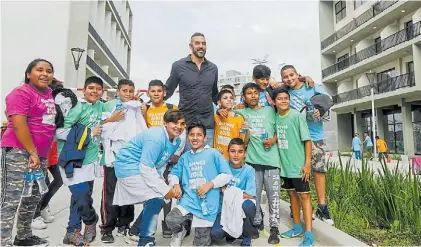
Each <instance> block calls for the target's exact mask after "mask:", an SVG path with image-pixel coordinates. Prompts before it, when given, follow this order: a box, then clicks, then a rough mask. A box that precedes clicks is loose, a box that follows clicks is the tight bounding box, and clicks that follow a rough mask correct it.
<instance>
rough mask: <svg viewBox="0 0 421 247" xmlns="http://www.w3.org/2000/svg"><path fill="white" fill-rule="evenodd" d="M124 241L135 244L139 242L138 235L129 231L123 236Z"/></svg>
mask: <svg viewBox="0 0 421 247" xmlns="http://www.w3.org/2000/svg"><path fill="white" fill-rule="evenodd" d="M124 242H126V244H137V243H139V235H137V234H133V233H132V232H130V231H129V232H128V233H127V235H126V236H124Z"/></svg>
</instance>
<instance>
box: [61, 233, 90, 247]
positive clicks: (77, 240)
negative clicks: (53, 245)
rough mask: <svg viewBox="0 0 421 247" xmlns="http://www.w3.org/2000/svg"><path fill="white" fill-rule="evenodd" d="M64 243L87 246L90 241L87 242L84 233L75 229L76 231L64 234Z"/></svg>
mask: <svg viewBox="0 0 421 247" xmlns="http://www.w3.org/2000/svg"><path fill="white" fill-rule="evenodd" d="M63 244H70V245H74V246H85V245H89V243H86V242H85V240H84V239H83V236H82V234H80V231H79V230H77V229H75V230H74V232H71V233H69V232H68V233H66V236H64V239H63Z"/></svg>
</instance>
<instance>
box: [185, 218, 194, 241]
mask: <svg viewBox="0 0 421 247" xmlns="http://www.w3.org/2000/svg"><path fill="white" fill-rule="evenodd" d="M191 224H192V221H191V220H186V222H185V223H184V227H185V228H186V231H187V232H186V236H185V237H187V236H189V235H190V231H191Z"/></svg>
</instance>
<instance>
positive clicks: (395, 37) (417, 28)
mask: <svg viewBox="0 0 421 247" xmlns="http://www.w3.org/2000/svg"><path fill="white" fill-rule="evenodd" d="M420 33H421V21H420V22H417V23H415V24H413V25H412V26H410V27H408V28H405V29H402V30H400V31H398V32H396V33H394V34H392V35H390V36H388V37H387V38H384V39H382V40H380V41H379V42H376V43H374V44H373V45H371V46H369V47H367V48H365V49H363V50H361V51H359V52H357V53H355V54H353V55H352V56H350V57H347V58H345V59H343V60H341V61H339V62H337V63H335V64H333V65H331V66H329V67H327V68H325V69H323V70H322V77H323V78H325V77H327V76H329V75H332V74H335V73H337V72H339V71H341V70H344V69H346V68H348V67H349V66H351V65H354V64H357V63H359V62H361V61H363V60H365V59H367V58H370V57H373V56H375V55H377V54H380V53H382V52H383V51H386V50H388V49H390V48H392V47H394V46H396V45H399V44H401V43H403V42H405V41H408V40H411V39H413V38H415V37H417V36H418V35H420ZM379 48H380V50H379Z"/></svg>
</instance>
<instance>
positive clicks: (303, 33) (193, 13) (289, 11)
mask: <svg viewBox="0 0 421 247" xmlns="http://www.w3.org/2000/svg"><path fill="white" fill-rule="evenodd" d="M130 6H131V8H132V12H133V37H132V54H131V69H130V71H131V72H130V77H131V79H132V80H133V81H135V83H136V87H137V88H146V87H147V85H148V82H149V81H150V80H152V79H160V80H162V81H163V82H164V83H165V81H166V80H167V79H168V76H169V73H170V69H171V65H172V63H173V62H175V61H177V60H179V59H181V58H183V57H186V56H187V55H188V54H189V53H190V50H189V46H188V45H189V42H190V37H191V35H192V34H193V33H195V32H201V33H203V34H204V35H205V36H206V41H207V53H206V58H207V59H209V60H210V61H212V62H213V63H215V64H216V65H217V66H218V69H219V74H225V71H227V70H237V71H240V72H242V73H247V72H248V73H250V74H251V73H252V70H253V67H254V65H253V64H252V60H251V59H252V58H259V59H262V58H263V57H265V55H266V54H268V55H269V56H268V58H267V60H268V64H267V65H268V66H269V67H270V68H271V70H272V76H274V77H275V78H276V79H280V74H279V68H278V67H279V66H278V65H279V64H282V63H286V64H292V65H294V66H296V68H297V69H298V72H299V73H301V74H302V75H309V76H311V77H312V78H313V79H314V80H315V81H316V82H320V80H321V68H320V39H319V24H318V2H317V1H314V0H313V1H271V2H266V1H254V2H250V1H232V2H229V1H171V2H168V1H167V2H161V1H131V2H130ZM173 103H177V102H173Z"/></svg>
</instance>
